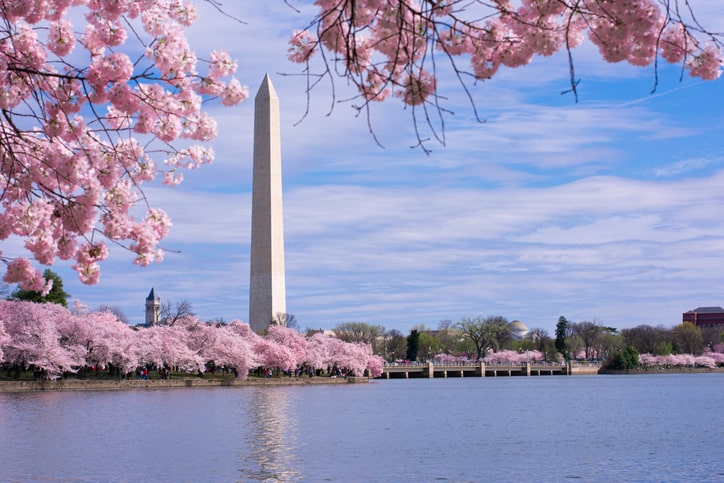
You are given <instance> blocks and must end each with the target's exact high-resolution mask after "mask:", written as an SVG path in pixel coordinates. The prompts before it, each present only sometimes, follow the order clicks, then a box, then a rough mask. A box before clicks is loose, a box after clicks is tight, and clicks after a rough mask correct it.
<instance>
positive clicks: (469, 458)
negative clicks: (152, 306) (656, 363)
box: [0, 374, 724, 483]
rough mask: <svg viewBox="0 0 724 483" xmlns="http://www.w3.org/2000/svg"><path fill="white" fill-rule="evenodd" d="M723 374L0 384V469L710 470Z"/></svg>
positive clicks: (185, 477) (198, 476)
mask: <svg viewBox="0 0 724 483" xmlns="http://www.w3.org/2000/svg"><path fill="white" fill-rule="evenodd" d="M722 400H724V374H682V375H677V374H672V375H651V376H645V375H642V376H590V377H585V376H580V377H564V376H554V377H497V378H492V377H486V378H465V379H461V378H450V379H440V378H438V379H410V380H390V381H377V382H372V383H370V384H359V385H357V384H344V385H335V386H314V387H258V388H252V387H244V388H211V389H202V388H198V389H189V390H184V389H181V390H168V391H166V390H159V391H124V392H112V391H99V392H85V393H80V392H79V393H70V392H69V393H45V394H43V393H35V394H1V393H0V483H5V482H10V483H15V482H23V483H24V482H61V481H68V482H70V481H72V482H84V481H88V482H115V481H128V482H135V481H143V482H164V483H165V482H169V481H173V482H177V481H178V482H197V481H199V482H207V481H210V482H217V481H219V482H235V481H241V482H253V483H256V482H260V481H265V482H280V481H284V482H287V481H292V482H297V483H298V482H301V481H304V482H307V481H310V482H317V481H335V482H336V481H341V482H348V481H349V482H373V483H376V482H387V481H394V482H396V483H407V482H411V483H418V482H432V481H445V482H448V483H455V482H472V481H474V482H478V481H496V482H498V481H500V482H509V481H510V482H518V481H568V480H576V481H578V482H581V483H583V482H585V483H588V482H594V483H597V482H599V481H672V482H673V481H687V482H688V481H696V482H697V483H701V482H711V483H721V482H722V481H724V466H723V465H722V461H723V460H722V452H721V441H722V440H724V412H723V411H721V401H722Z"/></svg>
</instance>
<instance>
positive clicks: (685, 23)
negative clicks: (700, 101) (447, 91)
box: [288, 0, 722, 148]
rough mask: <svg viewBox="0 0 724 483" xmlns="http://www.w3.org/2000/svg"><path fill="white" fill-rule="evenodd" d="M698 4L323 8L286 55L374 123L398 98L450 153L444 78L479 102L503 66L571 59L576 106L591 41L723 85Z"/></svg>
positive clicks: (637, 0) (672, 0) (609, 55)
mask: <svg viewBox="0 0 724 483" xmlns="http://www.w3.org/2000/svg"><path fill="white" fill-rule="evenodd" d="M692 3H693V2H691V1H690V0H627V1H619V0H576V1H571V0H520V1H516V2H513V1H510V0H490V1H480V0H478V1H464V0H317V1H316V2H315V5H316V7H317V15H316V17H315V18H314V19H313V20H312V21H311V23H310V25H309V26H308V27H307V28H306V29H304V30H296V31H294V32H293V34H292V36H291V39H290V41H289V44H290V47H289V52H288V56H289V59H290V60H292V61H294V62H298V63H302V64H305V65H306V73H307V76H308V79H309V85H310V88H312V87H314V86H316V85H317V84H318V83H319V82H321V81H322V80H323V79H325V78H326V79H327V80H328V81H329V82H330V83H331V84H332V86H334V85H335V80H336V79H337V78H341V79H343V80H344V81H345V82H346V83H349V84H351V85H353V86H355V87H356V89H357V91H358V94H359V96H358V98H356V99H354V100H353V102H355V103H356V104H355V107H356V108H357V109H359V110H360V111H362V110H366V112H367V114H368V116H369V108H370V103H371V102H373V101H375V102H379V101H383V100H385V99H387V98H388V97H390V96H391V97H394V98H398V99H399V100H401V101H402V102H403V103H404V104H406V105H408V106H411V107H412V109H411V113H412V116H413V121H414V122H415V128H416V130H417V133H418V140H419V141H420V145H421V146H423V144H424V141H425V140H423V139H422V137H421V134H420V131H419V126H418V122H417V121H418V118H419V117H420V116H422V117H423V119H424V121H425V122H426V123H427V124H428V126H429V127H430V128H431V131H432V133H433V135H434V136H435V137H436V139H437V140H438V141H439V142H441V143H443V144H444V143H445V140H444V122H443V114H445V113H446V112H445V107H444V94H442V93H441V92H440V88H441V87H440V84H439V83H438V79H439V76H440V75H442V74H443V73H451V74H452V75H453V76H455V77H456V78H457V79H458V81H459V83H460V86H461V87H462V89H463V90H464V91H465V92H466V93H467V94H468V97H469V98H470V99H471V102H472V95H471V94H470V91H469V89H470V86H471V85H472V83H474V82H476V81H481V80H485V79H490V78H491V77H493V76H495V75H496V74H497V73H498V72H499V71H500V69H501V67H511V68H515V67H520V66H523V65H526V64H528V63H530V62H531V61H532V60H533V58H535V57H536V56H544V57H547V56H550V55H552V54H554V53H556V52H558V51H561V50H563V51H567V53H568V59H569V70H570V92H572V93H573V94H574V96H576V99H577V91H578V82H579V80H578V78H577V77H576V73H575V69H574V52H573V49H574V48H575V47H577V46H579V45H580V44H581V43H582V42H583V41H584V39H585V38H588V39H589V40H590V41H591V42H592V43H593V44H595V45H596V47H597V48H598V50H599V52H600V55H601V57H602V58H603V59H604V60H605V61H607V62H624V61H625V62H628V63H630V64H633V65H636V66H648V65H651V64H656V63H657V62H658V61H659V59H663V60H665V61H667V62H670V63H675V64H676V63H678V64H681V66H682V68H683V70H685V71H686V72H688V74H689V75H691V76H693V77H700V78H702V79H705V80H712V79H716V78H718V77H719V75H720V72H721V71H720V69H721V61H722V34H721V33H711V32H709V31H707V30H706V29H705V27H704V26H703V23H702V22H701V21H700V20H702V19H698V18H697V17H696V16H695V14H694V9H693V8H692ZM315 56H316V57H320V58H321V65H322V67H321V68H318V67H317V66H318V65H319V64H315V63H313V62H312V60H313V59H314V58H315ZM466 64H467V66H465V65H466ZM444 66H447V67H449V69H448V70H446V69H445V67H444ZM656 75H657V74H656V72H655V76H656ZM474 107H475V106H474V104H473V108H474ZM433 118H435V119H436V121H434V122H433ZM368 119H369V117H368ZM438 126H439V129H438V128H437V127H438ZM423 148H424V146H423Z"/></svg>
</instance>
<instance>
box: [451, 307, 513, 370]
mask: <svg viewBox="0 0 724 483" xmlns="http://www.w3.org/2000/svg"><path fill="white" fill-rule="evenodd" d="M457 328H458V329H459V330H460V332H461V334H462V336H463V337H465V338H467V339H469V340H470V341H471V342H472V343H473V344H474V345H475V351H476V352H477V357H478V360H480V359H482V358H484V357H485V356H486V355H487V353H488V351H489V350H493V351H497V350H498V349H499V348H500V347H501V346H502V345H503V344H504V343H505V342H507V341H508V340H509V339H510V327H509V326H508V320H507V319H506V318H505V317H503V316H500V315H495V316H490V317H487V318H485V319H483V318H482V317H480V316H478V317H476V318H474V319H470V318H467V317H464V318H463V319H462V320H460V322H458V323H457Z"/></svg>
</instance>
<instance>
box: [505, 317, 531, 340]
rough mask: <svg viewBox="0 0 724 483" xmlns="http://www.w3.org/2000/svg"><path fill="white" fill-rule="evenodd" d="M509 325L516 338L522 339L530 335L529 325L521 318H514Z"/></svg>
mask: <svg viewBox="0 0 724 483" xmlns="http://www.w3.org/2000/svg"><path fill="white" fill-rule="evenodd" d="M508 327H509V328H510V334H511V335H512V336H513V339H515V340H521V339H523V338H524V337H525V336H526V335H528V327H526V326H525V324H524V323H523V322H521V321H520V320H514V321H513V322H511V323H510V324H508Z"/></svg>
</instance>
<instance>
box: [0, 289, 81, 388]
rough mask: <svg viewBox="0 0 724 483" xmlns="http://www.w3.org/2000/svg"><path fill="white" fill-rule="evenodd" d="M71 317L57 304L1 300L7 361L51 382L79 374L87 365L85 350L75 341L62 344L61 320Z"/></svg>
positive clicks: (1, 317) (0, 315) (19, 368)
mask: <svg viewBox="0 0 724 483" xmlns="http://www.w3.org/2000/svg"><path fill="white" fill-rule="evenodd" d="M69 316H70V313H69V312H68V310H67V309H66V308H65V307H62V306H60V305H57V304H36V303H32V302H23V301H0V319H2V321H3V325H4V327H5V330H6V331H7V335H8V336H9V337H8V338H7V339H6V341H5V343H4V344H3V352H4V358H5V362H6V363H8V364H11V365H13V366H15V367H16V370H18V371H19V370H21V369H22V370H27V369H32V370H33V371H36V372H38V373H40V374H41V375H42V376H43V377H47V378H49V379H57V378H58V377H60V376H61V375H62V374H63V372H75V371H77V370H78V368H80V367H82V366H83V365H84V358H85V350H84V348H83V346H82V345H80V344H78V343H77V342H74V341H66V342H65V343H62V342H61V339H62V337H61V334H60V331H59V330H58V327H59V326H60V325H62V322H61V319H64V318H66V317H69Z"/></svg>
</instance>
